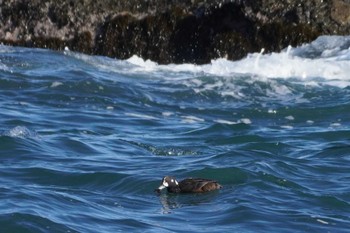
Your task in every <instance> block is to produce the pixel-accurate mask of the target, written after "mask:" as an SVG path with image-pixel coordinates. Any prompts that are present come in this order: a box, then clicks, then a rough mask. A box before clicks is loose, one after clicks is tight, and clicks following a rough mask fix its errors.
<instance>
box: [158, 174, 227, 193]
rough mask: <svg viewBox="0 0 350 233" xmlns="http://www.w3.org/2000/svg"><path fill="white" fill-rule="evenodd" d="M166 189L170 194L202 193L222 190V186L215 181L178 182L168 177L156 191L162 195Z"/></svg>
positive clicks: (194, 179)
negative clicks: (162, 191)
mask: <svg viewBox="0 0 350 233" xmlns="http://www.w3.org/2000/svg"><path fill="white" fill-rule="evenodd" d="M164 188H166V189H167V190H168V192H170V193H202V192H209V191H213V190H217V189H221V188H222V186H221V185H220V184H219V183H218V182H216V181H215V180H209V179H203V178H187V179H184V180H182V181H180V182H178V181H177V180H176V179H175V177H171V176H166V177H164V178H163V180H162V183H161V184H160V186H159V187H158V188H157V189H156V190H155V191H156V192H158V193H160V192H161V190H162V189H164Z"/></svg>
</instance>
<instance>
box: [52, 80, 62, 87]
mask: <svg viewBox="0 0 350 233" xmlns="http://www.w3.org/2000/svg"><path fill="white" fill-rule="evenodd" d="M61 85H63V83H61V82H58V81H55V82H53V83H52V84H51V86H50V87H51V88H55V87H58V86H61Z"/></svg>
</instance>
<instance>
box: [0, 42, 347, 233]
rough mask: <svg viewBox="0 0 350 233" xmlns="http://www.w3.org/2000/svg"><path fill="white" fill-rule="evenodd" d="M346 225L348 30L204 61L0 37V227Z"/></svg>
mask: <svg viewBox="0 0 350 233" xmlns="http://www.w3.org/2000/svg"><path fill="white" fill-rule="evenodd" d="M165 175H172V176H175V177H176V178H177V179H178V180H181V179H183V178H186V177H201V178H210V179H215V180H217V181H218V182H219V183H220V184H222V185H223V189H221V190H218V191H214V192H209V193H202V194H182V195H176V194H168V193H167V192H166V191H165V190H164V192H162V193H161V194H160V195H157V194H156V193H155V192H154V189H155V188H157V187H158V186H159V185H160V182H161V179H162V178H163V176H165ZM349 229H350V36H322V37H319V38H318V39H317V40H315V41H314V42H312V43H310V44H305V45H302V46H300V47H296V48H292V47H288V48H286V49H285V50H283V51H282V52H280V53H265V52H264V51H263V50H262V52H261V53H254V54H249V55H248V56H247V57H246V58H244V59H242V60H240V61H228V60H226V59H225V58H222V59H216V60H213V61H212V62H211V63H210V64H207V65H194V64H181V65H175V64H170V65H159V64H157V63H155V62H153V61H149V60H143V59H141V58H139V57H137V56H133V57H131V58H130V59H128V60H117V59H111V58H107V57H101V56H88V55H84V54H80V53H75V52H72V51H70V50H69V48H66V49H65V51H61V52H56V51H51V50H44V49H29V48H21V47H8V46H3V45H2V46H0V232H3V233H16V232H18V233H25V232H33V233H38V232H98V233H104V232H210V233H212V232H220V233H221V232H291V233H295V232H313V233H315V232H335V233H339V232H349V231H350V230H349Z"/></svg>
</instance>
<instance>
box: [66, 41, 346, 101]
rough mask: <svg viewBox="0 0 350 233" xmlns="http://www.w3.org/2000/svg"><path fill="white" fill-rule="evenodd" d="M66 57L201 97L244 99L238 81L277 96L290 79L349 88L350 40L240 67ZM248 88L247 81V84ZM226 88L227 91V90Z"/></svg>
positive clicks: (253, 57) (221, 62)
mask: <svg viewBox="0 0 350 233" xmlns="http://www.w3.org/2000/svg"><path fill="white" fill-rule="evenodd" d="M64 54H66V55H69V56H74V57H75V58H78V59H81V60H84V61H85V62H88V63H90V64H93V65H95V66H96V67H98V68H99V69H103V70H108V71H112V72H117V73H121V74H126V75H129V74H140V75H142V76H146V77H150V75H149V74H150V73H151V74H152V75H151V77H157V78H161V79H164V80H170V81H172V82H174V81H175V80H177V81H179V80H181V81H183V82H184V85H189V86H190V87H193V88H194V91H196V92H197V93H199V92H202V91H208V90H213V89H217V88H222V90H221V91H222V93H223V94H224V95H232V96H234V97H237V98H242V93H241V92H240V91H239V90H235V89H232V88H227V85H229V84H230V80H232V79H235V78H240V77H242V76H243V77H245V76H247V75H248V76H249V77H254V79H253V80H252V82H254V81H260V82H271V83H272V84H273V85H271V88H272V89H271V92H272V93H274V94H275V95H280V94H282V95H288V94H291V93H292V90H291V89H290V88H289V87H288V86H286V85H282V84H280V83H279V84H277V83H273V80H275V79H291V80H292V81H293V82H298V83H302V84H304V85H306V86H318V85H320V83H322V84H324V83H325V84H327V85H331V86H336V87H340V88H343V87H347V86H350V75H349V74H350V36H321V37H319V38H318V39H317V40H315V41H314V42H312V43H310V44H305V45H302V46H299V47H296V48H293V47H290V46H289V47H288V48H286V49H285V50H283V51H282V52H280V53H268V54H264V53H263V51H262V52H257V53H252V54H249V55H248V56H247V57H245V58H243V59H241V60H239V61H229V60H227V59H225V58H219V59H215V60H212V61H211V63H210V64H206V65H195V64H180V65H176V64H169V65H160V64H157V63H156V62H153V61H150V60H144V59H142V58H140V57H138V56H136V55H134V56H132V57H130V58H129V59H127V60H124V61H121V60H116V59H110V58H102V57H97V56H95V57H90V56H87V55H83V54H78V53H74V52H71V51H69V50H65V51H64ZM207 76H210V77H213V76H214V77H224V78H226V79H225V80H224V81H222V80H219V79H218V80H216V81H217V82H216V83H208V82H203V80H201V78H203V77H207ZM247 82H249V80H248V81H247ZM223 87H226V89H225V88H223Z"/></svg>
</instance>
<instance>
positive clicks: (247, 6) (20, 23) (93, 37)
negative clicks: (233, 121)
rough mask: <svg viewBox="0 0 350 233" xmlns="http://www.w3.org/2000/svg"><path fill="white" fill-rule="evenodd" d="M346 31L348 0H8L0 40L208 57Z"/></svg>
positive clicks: (349, 29)
mask: <svg viewBox="0 0 350 233" xmlns="http://www.w3.org/2000/svg"><path fill="white" fill-rule="evenodd" d="M349 34H350V0H288V1H276V0H231V1H229V0H222V1H205V0H204V1H203V0H202V1H199V0H173V1H171V0H161V1H160V0H159V1H157V0H148V1H145V0H143V1H141V0H129V1H127V0H119V1H117V0H114V1H113V0H104V1H92V0H74V1H73V0H58V1H53V0H44V1H40V0H30V1H29V0H7V1H0V42H1V43H3V44H6V45H15V46H26V47H39V48H50V49H54V50H63V49H64V48H65V47H68V48H69V49H70V50H74V51H78V52H83V53H87V54H96V55H105V56H109V57H115V58H118V59H126V58H129V57H130V56H132V55H134V54H136V55H138V56H140V57H142V58H144V59H151V60H153V61H156V62H158V63H165V64H166V63H184V62H186V63H198V64H202V63H208V62H210V60H211V59H215V58H218V57H226V58H228V59H231V60H236V59H240V58H242V57H244V56H246V55H247V53H251V52H257V51H260V50H261V48H265V51H266V52H272V51H276V52H277V51H280V50H281V49H283V48H285V47H287V46H288V45H292V46H297V45H300V44H302V43H308V42H310V41H312V40H314V39H315V38H317V37H318V36H320V35H349Z"/></svg>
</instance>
